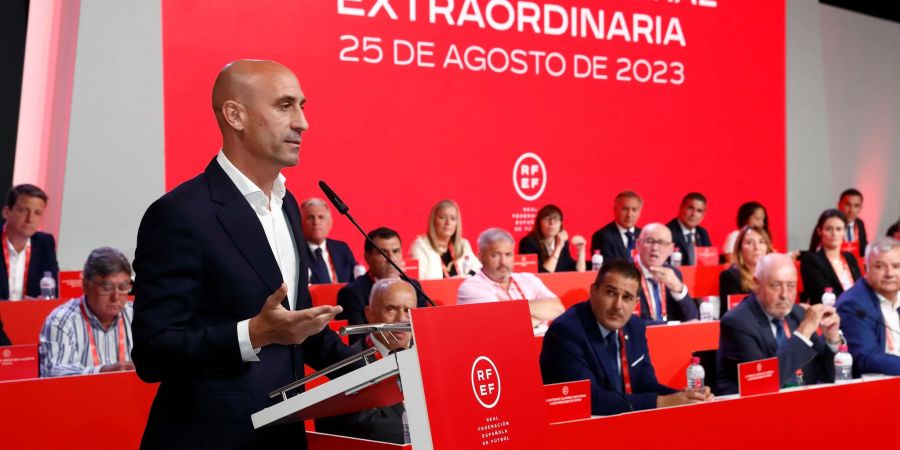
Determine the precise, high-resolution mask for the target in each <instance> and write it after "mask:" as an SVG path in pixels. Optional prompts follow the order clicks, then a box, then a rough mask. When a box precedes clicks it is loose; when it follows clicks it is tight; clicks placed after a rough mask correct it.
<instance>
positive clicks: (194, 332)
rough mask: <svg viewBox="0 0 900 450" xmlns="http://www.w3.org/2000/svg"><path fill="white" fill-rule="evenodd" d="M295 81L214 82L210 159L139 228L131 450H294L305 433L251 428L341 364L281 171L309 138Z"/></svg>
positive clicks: (222, 76)
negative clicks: (280, 391)
mask: <svg viewBox="0 0 900 450" xmlns="http://www.w3.org/2000/svg"><path fill="white" fill-rule="evenodd" d="M305 105H306V96H305V95H304V93H303V91H302V90H301V89H300V83H299V82H298V81H297V77H296V76H294V74H293V72H291V70H290V69H288V68H287V67H285V66H283V65H281V64H279V63H277V62H274V61H255V60H241V61H235V62H232V63H229V64H228V65H226V66H225V67H224V68H223V69H222V70H221V72H220V73H219V75H218V78H216V80H215V85H214V86H213V92H212V106H213V112H214V114H215V117H216V122H217V123H218V125H219V130H220V131H221V133H222V146H221V150H220V151H219V152H218V154H217V155H215V156H214V157H213V158H212V161H210V163H209V165H208V166H207V167H206V170H205V171H204V172H203V173H201V174H200V175H198V176H197V177H195V178H194V179H192V180H189V181H187V182H185V183H183V184H181V185H180V186H178V187H176V188H175V189H173V190H171V191H170V192H169V193H167V194H165V195H163V196H162V197H161V198H159V199H158V200H156V201H155V202H154V203H153V204H152V205H150V207H149V208H148V209H147V211H146V212H145V213H144V217H143V219H142V221H141V225H140V228H139V230H138V236H137V249H136V251H135V261H134V269H135V273H136V275H137V278H136V280H135V288H134V292H135V301H134V322H133V324H132V329H133V331H134V348H133V350H132V359H133V360H134V364H135V367H136V369H137V373H138V375H139V376H140V377H141V379H143V380H144V381H147V382H151V383H152V382H160V385H159V389H158V391H157V394H156V399H155V400H154V401H153V406H152V408H151V410H150V415H149V418H148V419H147V426H146V428H145V430H144V436H143V440H142V442H141V448H142V449H202V448H210V449H212V448H215V449H238V448H241V449H243V448H264V447H268V448H277V447H280V446H282V445H283V444H284V443H285V442H291V445H292V447H293V448H301V449H305V448H306V433H305V430H304V427H303V423H302V422H301V423H295V424H288V425H278V426H270V427H265V428H261V429H258V430H254V429H253V426H252V424H251V422H250V415H251V414H253V413H255V412H257V411H259V410H261V409H263V408H266V407H268V406H271V405H272V404H273V403H274V402H275V401H276V400H270V399H269V396H268V393H269V392H271V391H273V390H275V389H277V388H279V387H281V386H284V385H286V384H288V383H291V382H292V381H294V380H296V379H297V378H298V377H302V376H303V365H304V364H308V365H310V366H312V367H313V368H317V369H318V368H323V367H325V366H328V365H330V364H333V363H335V362H337V361H339V360H341V359H343V358H345V357H349V356H351V355H352V354H353V352H352V350H350V349H349V348H348V347H347V346H345V345H344V344H343V343H342V342H341V340H340V339H339V338H338V336H337V335H336V334H334V333H333V332H332V331H330V330H329V329H328V328H327V327H326V325H327V324H328V322H329V321H330V320H331V319H332V318H333V317H334V316H335V315H336V314H338V313H340V312H341V308H340V307H339V306H338V307H333V306H317V307H312V301H311V298H310V295H309V290H308V288H307V284H308V279H307V273H308V267H309V264H310V262H309V261H308V260H307V257H306V256H305V255H306V252H303V251H301V250H302V249H304V248H305V247H306V245H307V244H306V242H305V241H304V239H303V232H302V230H301V224H300V209H299V207H298V205H297V200H296V199H295V198H294V196H293V195H292V194H291V193H290V192H288V190H287V189H286V188H285V177H284V175H282V174H281V170H282V169H283V168H285V167H292V166H295V165H297V162H298V158H299V155H300V144H301V140H302V135H303V133H304V132H306V130H307V129H308V128H309V123H307V121H306V116H305V115H304V111H303V109H304V107H305Z"/></svg>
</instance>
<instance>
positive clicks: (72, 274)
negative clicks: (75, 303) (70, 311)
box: [59, 270, 84, 299]
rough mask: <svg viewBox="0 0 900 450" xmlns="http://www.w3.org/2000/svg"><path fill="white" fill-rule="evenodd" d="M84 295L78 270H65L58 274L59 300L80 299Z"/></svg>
mask: <svg viewBox="0 0 900 450" xmlns="http://www.w3.org/2000/svg"><path fill="white" fill-rule="evenodd" d="M82 294H84V286H83V284H82V280H81V271H80V270H67V271H60V272H59V298H61V299H70V298H75V297H81V295H82Z"/></svg>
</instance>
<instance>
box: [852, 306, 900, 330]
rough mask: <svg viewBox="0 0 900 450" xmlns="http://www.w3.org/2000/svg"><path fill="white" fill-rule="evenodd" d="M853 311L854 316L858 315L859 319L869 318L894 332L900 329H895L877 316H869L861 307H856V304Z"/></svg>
mask: <svg viewBox="0 0 900 450" xmlns="http://www.w3.org/2000/svg"><path fill="white" fill-rule="evenodd" d="M854 312H855V313H856V317H859V318H860V319H869V320H871V321H873V322H875V323H877V324H878V325H881V326H883V327H885V328H887V329H888V330H891V331H893V332H894V333H900V331H897V330H895V329H893V328H891V327H889V326H888V324H886V323H884V321H883V320H881V319H880V318H878V317H869V315H868V314H866V312H865V311H864V310H863V309H862V308H860V307H858V306H857V307H856V310H855V311H854Z"/></svg>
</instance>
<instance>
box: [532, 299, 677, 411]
mask: <svg viewBox="0 0 900 450" xmlns="http://www.w3.org/2000/svg"><path fill="white" fill-rule="evenodd" d="M619 332H620V333H625V337H626V340H625V354H626V359H627V360H628V365H629V373H630V375H631V388H632V392H633V393H632V394H627V395H626V394H625V392H624V390H623V387H622V381H621V379H622V377H621V376H619V371H618V363H617V362H616V359H613V358H611V357H610V354H609V352H608V350H607V347H606V342H605V341H604V339H603V333H602V332H601V331H600V327H599V325H598V323H597V319H596V318H595V317H594V314H593V312H592V311H591V304H590V301H585V302H582V303H578V304H576V305H574V306H572V307H571V308H569V310H568V311H566V312H565V313H563V314H562V315H561V316H559V317H557V318H556V320H554V321H553V323H552V324H551V325H550V329H549V330H547V334H546V335H545V336H544V344H543V347H542V348H541V375H542V376H543V379H544V383H547V384H550V383H563V382H566V381H577V380H590V381H591V414H595V415H603V416H606V415H612V414H619V413H623V412H628V411H632V410H641V409H652V408H656V397H657V396H659V395H668V394H671V393H674V392H676V391H675V390H674V389H672V388H670V387H668V386H665V385H662V384H660V383H659V381H657V379H656V371H655V370H654V369H653V363H652V362H650V353H649V351H648V349H647V337H646V327H645V325H644V321H643V320H642V319H641V318H640V317H637V316H632V317H631V319H629V320H628V322H627V323H626V324H625V327H624V328H622V330H620V331H619Z"/></svg>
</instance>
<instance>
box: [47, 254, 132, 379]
mask: <svg viewBox="0 0 900 450" xmlns="http://www.w3.org/2000/svg"><path fill="white" fill-rule="evenodd" d="M82 278H83V280H84V295H83V296H81V297H79V298H73V299H72V300H69V301H68V302H66V303H63V304H62V305H59V306H58V307H57V308H56V309H54V310H53V311H52V312H51V313H50V315H49V316H47V319H46V320H45V321H44V327H43V328H42V329H41V344H40V358H41V376H42V377H58V376H64V375H80V374H91V373H99V372H116V371H121V370H134V364H132V362H131V346H132V337H131V319H132V317H133V315H134V313H133V309H132V306H131V302H130V301H128V293H129V292H130V291H131V264H130V263H129V262H128V258H127V257H125V255H123V254H122V252H120V251H118V250H116V249H114V248H110V247H101V248H98V249H96V250H94V251H92V252H91V254H90V256H88V259H87V262H85V264H84V272H83V275H82Z"/></svg>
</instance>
